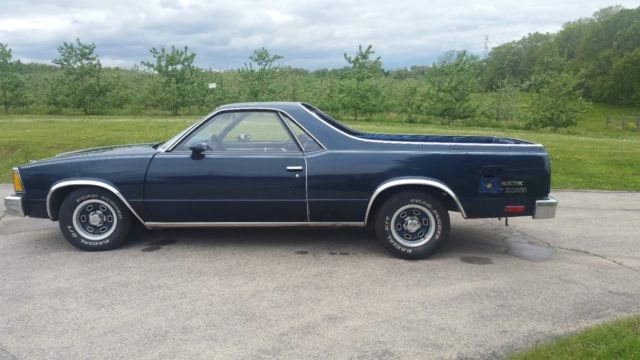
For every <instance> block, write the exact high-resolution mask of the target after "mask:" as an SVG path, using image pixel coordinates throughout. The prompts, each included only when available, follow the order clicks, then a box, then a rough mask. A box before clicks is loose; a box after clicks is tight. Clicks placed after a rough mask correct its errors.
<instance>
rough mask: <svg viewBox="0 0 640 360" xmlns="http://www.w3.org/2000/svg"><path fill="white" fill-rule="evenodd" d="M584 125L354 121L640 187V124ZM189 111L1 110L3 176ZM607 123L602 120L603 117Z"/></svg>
mask: <svg viewBox="0 0 640 360" xmlns="http://www.w3.org/2000/svg"><path fill="white" fill-rule="evenodd" d="M596 110H597V113H595V114H594V115H593V116H592V117H591V118H590V119H589V121H586V120H585V122H583V124H584V125H582V126H580V127H578V128H576V129H572V130H563V131H560V132H558V133H553V132H550V131H518V130H508V129H497V128H474V127H468V126H459V125H454V126H451V127H450V126H445V125H439V124H426V123H418V124H410V123H406V122H396V121H391V122H377V121H358V122H353V121H348V122H347V124H348V125H350V126H352V127H354V128H356V129H359V130H363V131H371V132H385V133H414V134H460V135H474V134H475V135H498V136H510V137H517V138H521V139H525V140H530V141H535V142H539V143H541V144H543V145H545V147H546V148H547V150H548V151H549V154H550V156H551V167H552V181H553V184H552V186H553V187H554V188H563V189H606V190H640V131H635V130H625V131H620V130H615V129H603V128H602V127H603V126H604V125H602V127H601V128H599V129H598V127H597V121H598V118H600V117H601V115H602V112H603V111H604V110H603V108H602V107H594V111H593V112H596ZM197 119H198V117H197V116H189V117H162V116H157V117H150V116H137V117H132V116H128V117H125V116H48V115H34V116H30V115H15V116H13V115H11V116H0V181H1V182H9V179H10V176H9V174H10V169H11V168H12V167H13V166H16V165H19V164H24V163H27V162H28V161H29V160H32V159H40V158H43V157H48V156H52V155H55V154H57V153H60V152H63V151H70V150H76V149H82V148H88V147H98V146H106V145H113V144H127V143H142V142H153V141H158V142H159V141H163V140H166V139H168V138H170V137H171V136H173V135H175V134H176V133H178V132H179V131H180V130H182V129H184V128H185V127H187V126H188V125H190V124H191V123H193V122H194V121H196V120H197ZM601 123H602V124H604V123H603V122H601Z"/></svg>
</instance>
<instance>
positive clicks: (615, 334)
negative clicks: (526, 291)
mask: <svg viewBox="0 0 640 360" xmlns="http://www.w3.org/2000/svg"><path fill="white" fill-rule="evenodd" d="M509 359H510V360H538V359H559V360H561V359H567V360H569V359H640V316H634V317H631V318H628V319H623V320H618V321H614V322H610V323H606V324H602V325H599V326H595V327H592V328H588V329H586V330H583V331H581V332H579V333H577V334H574V335H572V336H569V337H566V338H562V339H558V340H556V341H553V342H551V343H549V344H544V345H540V346H538V347H535V348H533V349H530V350H527V351H524V352H521V353H518V354H514V355H512V356H511V357H509Z"/></svg>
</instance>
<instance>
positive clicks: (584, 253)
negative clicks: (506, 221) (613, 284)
mask: <svg viewBox="0 0 640 360" xmlns="http://www.w3.org/2000/svg"><path fill="white" fill-rule="evenodd" d="M507 232H509V233H510V234H511V235H516V236H518V235H519V236H522V237H523V238H524V239H525V240H526V238H533V239H534V240H536V241H539V242H541V243H543V244H545V245H546V246H547V247H549V248H551V249H555V250H564V251H568V252H572V253H577V254H582V255H590V256H594V257H597V258H600V259H603V260H606V261H608V262H610V263H612V264H615V265H618V266H621V267H623V268H625V269H629V270H631V271H634V272H637V273H640V269H636V268H634V267H631V266H629V265H627V264H625V263H623V262H622V261H618V260H614V259H611V258H609V257H607V256H605V255H601V254H597V253H593V252H590V251H587V250H582V249H574V248H568V247H564V246H554V245H552V244H551V243H550V242H548V241H546V240H542V239H540V238H538V237H536V236H535V235H529V234H525V233H524V232H521V231H518V230H515V229H513V228H507ZM527 242H529V241H527ZM532 245H538V244H532Z"/></svg>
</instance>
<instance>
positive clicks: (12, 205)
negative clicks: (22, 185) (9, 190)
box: [4, 194, 26, 216]
mask: <svg viewBox="0 0 640 360" xmlns="http://www.w3.org/2000/svg"><path fill="white" fill-rule="evenodd" d="M4 208H5V209H6V212H7V214H9V215H13V216H26V215H25V213H24V207H23V206H22V195H19V194H16V195H9V196H7V197H6V198H4Z"/></svg>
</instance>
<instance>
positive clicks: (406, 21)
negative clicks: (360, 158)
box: [0, 0, 640, 69]
mask: <svg viewBox="0 0 640 360" xmlns="http://www.w3.org/2000/svg"><path fill="white" fill-rule="evenodd" d="M613 1H614V2H611V1H599V0H493V1H473V0H457V1H455V0H453V1H452V0H446V1H442V0H435V1H420V0H394V1H377V2H376V1H373V0H354V1H334V0H331V1H290V0H270V1H246V0H226V1H218V0H213V1H201V0H102V1H93V0H49V1H35V0H2V1H1V2H2V4H1V5H0V42H2V43H8V44H9V46H10V47H11V48H12V49H13V53H14V56H15V57H16V58H19V59H21V60H22V61H26V62H30V61H35V62H42V63H50V62H51V59H53V58H54V57H56V55H57V51H56V47H57V46H58V45H59V44H61V43H62V42H63V41H71V40H74V39H75V38H80V40H82V41H84V42H95V43H96V45H97V53H98V54H99V56H100V59H101V61H102V63H103V64H104V65H107V66H124V67H130V66H133V65H134V64H139V63H140V61H142V60H148V59H149V57H150V55H149V49H150V48H151V47H159V46H170V45H176V46H184V45H188V46H189V48H190V49H192V50H193V51H194V52H196V53H197V57H196V62H197V64H198V65H200V66H203V67H206V68H209V67H212V68H236V67H240V66H241V65H242V64H243V63H244V62H245V61H246V59H247V57H248V55H249V54H250V53H251V52H252V51H253V50H254V49H256V48H259V47H261V46H264V47H266V48H267V49H269V50H270V51H272V52H275V53H278V54H280V55H283V56H284V57H285V58H284V60H282V64H284V65H291V66H295V67H303V68H307V69H317V68H321V67H342V66H344V64H345V62H344V59H343V56H342V54H343V53H344V52H345V51H346V52H354V51H355V49H356V48H357V46H358V44H372V45H373V46H374V48H375V50H376V51H377V54H378V55H380V56H382V62H383V65H384V67H385V68H399V67H405V66H409V65H423V64H431V63H432V62H433V61H434V60H435V59H437V58H438V56H439V55H440V54H442V53H443V52H444V51H447V50H449V49H467V50H470V51H472V52H474V53H476V54H478V55H482V54H483V46H484V38H485V35H488V36H489V47H491V46H496V45H499V44H501V43H504V42H507V41H511V40H516V39H519V38H520V37H522V36H524V35H526V34H527V33H531V32H535V31H539V32H553V31H557V30H559V29H560V28H561V26H562V24H563V23H565V22H567V21H571V20H575V19H578V18H580V17H587V16H591V15H592V14H593V12H594V11H596V10H598V9H600V8H602V7H607V6H611V5H615V4H620V5H623V6H625V7H628V8H633V7H637V6H640V1H638V0H636V1H625V0H613Z"/></svg>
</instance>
